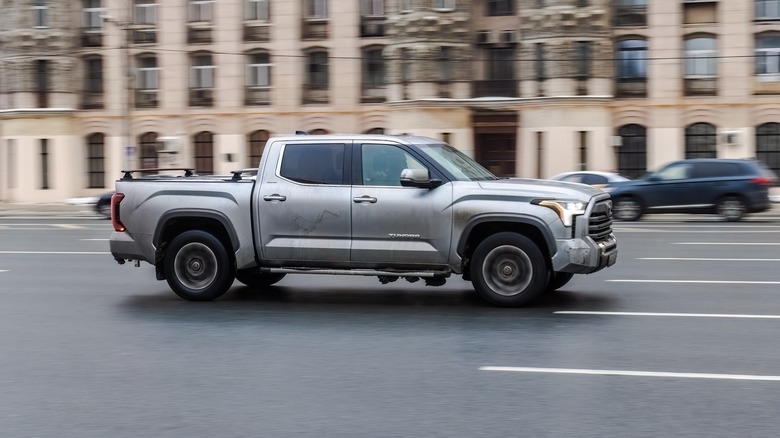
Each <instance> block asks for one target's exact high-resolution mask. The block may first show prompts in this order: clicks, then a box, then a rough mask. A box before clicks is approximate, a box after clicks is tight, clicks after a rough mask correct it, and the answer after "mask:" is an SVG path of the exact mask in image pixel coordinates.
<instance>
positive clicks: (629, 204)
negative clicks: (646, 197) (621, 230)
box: [612, 196, 643, 222]
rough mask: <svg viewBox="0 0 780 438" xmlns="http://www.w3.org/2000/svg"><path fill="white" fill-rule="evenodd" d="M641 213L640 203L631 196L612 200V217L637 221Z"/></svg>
mask: <svg viewBox="0 0 780 438" xmlns="http://www.w3.org/2000/svg"><path fill="white" fill-rule="evenodd" d="M642 213H643V212H642V203H641V202H639V199H637V198H635V197H633V196H625V197H623V198H618V199H615V200H614V201H613V202H612V217H614V218H615V219H617V220H619V221H629V222H632V221H638V220H639V218H641V217H642Z"/></svg>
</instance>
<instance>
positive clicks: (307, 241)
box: [254, 140, 352, 264]
mask: <svg viewBox="0 0 780 438" xmlns="http://www.w3.org/2000/svg"><path fill="white" fill-rule="evenodd" d="M348 143H351V142H346V141H343V140H341V141H338V140H318V141H316V142H312V141H309V142H305V141H296V142H289V143H287V144H283V145H281V147H273V148H270V149H271V150H270V152H267V153H269V156H268V158H267V160H266V165H265V167H266V168H264V169H262V179H261V182H260V187H259V188H258V190H256V191H255V193H256V194H255V197H256V198H255V202H254V209H255V217H256V218H258V229H259V236H260V242H261V245H260V246H259V248H258V253H259V254H260V256H261V258H262V259H266V260H275V261H281V260H288V261H290V262H295V263H296V264H301V263H302V264H306V263H305V262H317V264H321V262H333V263H343V264H346V263H348V261H349V249H350V233H351V228H352V225H351V223H352V217H351V215H350V209H351V208H352V199H351V189H350V186H349V184H348V182H349V181H348V178H347V175H346V172H345V171H344V169H348V168H349V166H348V160H349V159H350V154H349V153H347V152H348V150H349V149H350V145H349V144H348ZM269 166H271V167H269Z"/></svg>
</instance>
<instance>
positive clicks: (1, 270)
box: [0, 269, 8, 272]
mask: <svg viewBox="0 0 780 438" xmlns="http://www.w3.org/2000/svg"><path fill="white" fill-rule="evenodd" d="M0 272H8V269H0Z"/></svg>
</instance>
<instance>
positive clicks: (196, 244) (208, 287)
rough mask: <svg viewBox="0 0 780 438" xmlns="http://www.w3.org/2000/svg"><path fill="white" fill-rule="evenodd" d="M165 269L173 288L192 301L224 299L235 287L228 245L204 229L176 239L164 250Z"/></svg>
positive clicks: (177, 293) (180, 235) (192, 231)
mask: <svg viewBox="0 0 780 438" xmlns="http://www.w3.org/2000/svg"><path fill="white" fill-rule="evenodd" d="M163 267H164V270H165V276H166V279H167V280H168V285H169V286H170V287H171V289H173V291H174V292H176V295H178V296H180V297H182V298H184V299H185V300H189V301H207V300H213V299H216V298H219V297H221V296H222V295H223V294H224V293H225V292H227V290H228V289H229V288H230V286H231V285H232V284H233V279H234V272H235V268H234V266H233V262H232V260H231V258H230V255H229V254H228V252H227V250H226V249H225V245H223V244H222V242H221V241H220V240H219V239H217V238H216V237H215V236H214V235H213V234H211V233H207V232H205V231H201V230H190V231H185V232H183V233H181V234H179V235H178V236H176V237H175V238H174V239H173V241H171V243H170V245H168V249H167V250H166V251H165V261H164V262H163Z"/></svg>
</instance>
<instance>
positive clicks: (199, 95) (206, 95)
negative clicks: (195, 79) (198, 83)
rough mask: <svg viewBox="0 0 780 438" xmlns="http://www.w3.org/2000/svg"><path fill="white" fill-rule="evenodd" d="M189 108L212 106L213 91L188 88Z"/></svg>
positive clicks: (210, 89)
mask: <svg viewBox="0 0 780 438" xmlns="http://www.w3.org/2000/svg"><path fill="white" fill-rule="evenodd" d="M190 106H214V89H212V88H190Z"/></svg>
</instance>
